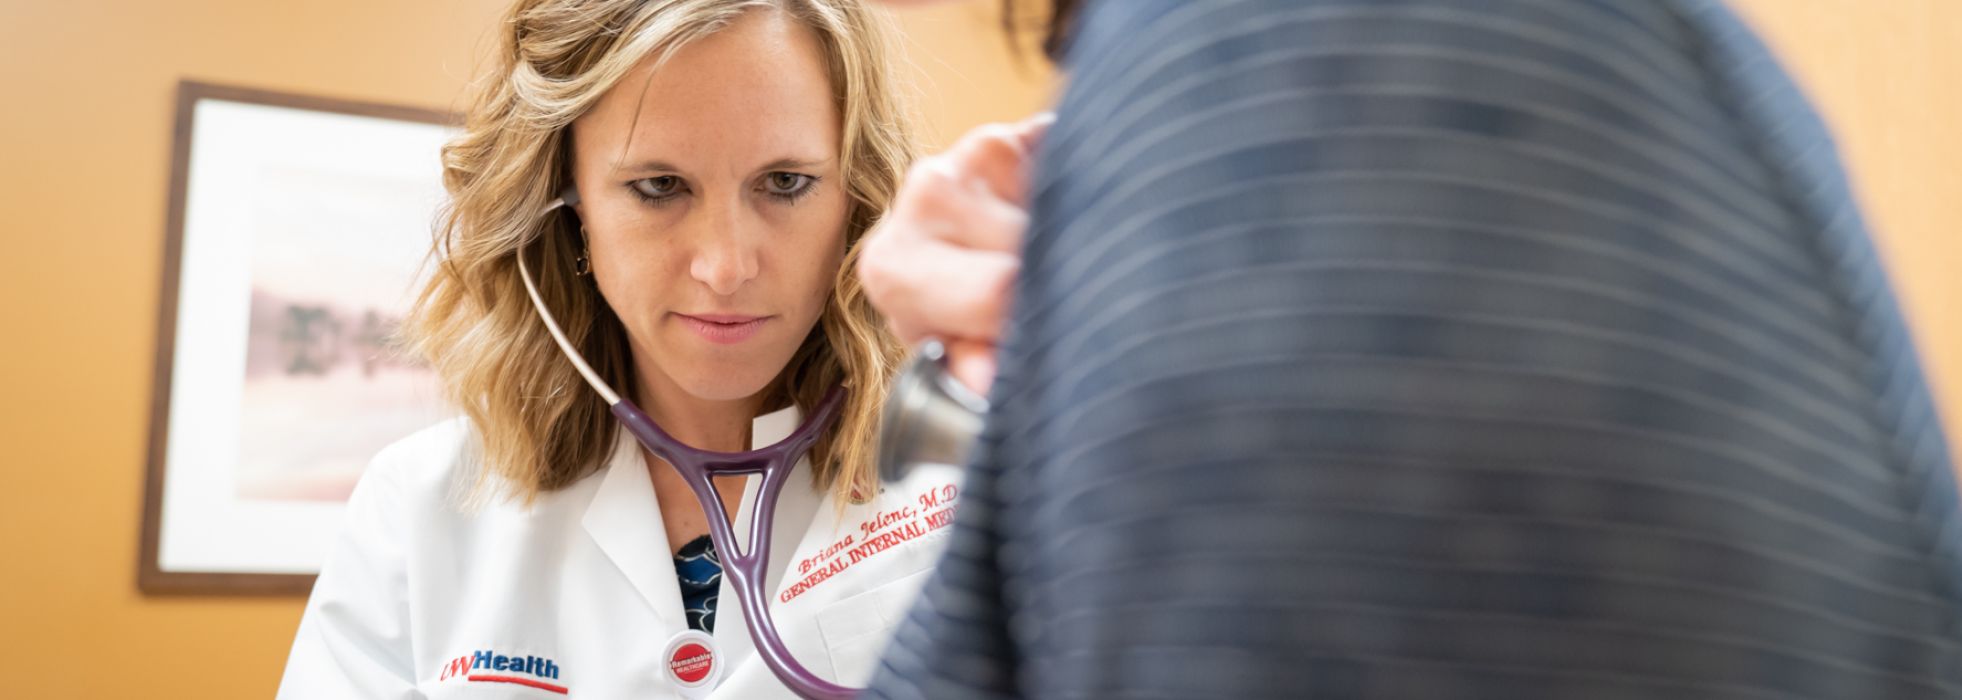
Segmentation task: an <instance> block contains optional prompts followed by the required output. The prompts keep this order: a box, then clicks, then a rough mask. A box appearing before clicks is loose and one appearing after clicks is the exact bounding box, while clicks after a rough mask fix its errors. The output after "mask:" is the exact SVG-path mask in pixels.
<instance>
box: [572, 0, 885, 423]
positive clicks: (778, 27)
mask: <svg viewBox="0 0 1962 700" xmlns="http://www.w3.org/2000/svg"><path fill="white" fill-rule="evenodd" d="M839 135H840V118H839V115H838V114H837V108H836V106H835V105H834V103H833V100H832V95H831V84H830V80H829V78H828V76H827V74H826V71H825V63H824V54H823V53H822V51H821V49H820V47H819V45H818V42H817V38H816V37H815V36H814V35H813V34H812V33H811V32H810V31H809V30H808V29H805V28H804V27H802V26H800V25H798V24H796V22H795V21H794V20H792V19H790V18H788V17H785V16H783V15H781V14H780V13H778V12H776V11H774V10H757V11H751V12H749V13H747V14H745V15H744V16H742V17H741V18H739V19H738V20H737V21H735V22H733V23H731V24H730V25H729V26H728V27H727V28H724V29H723V30H721V31H719V32H717V33H715V34H713V35H711V36H708V37H705V38H703V39H700V40H698V41H696V42H694V43H692V44H689V45H687V46H685V47H683V48H681V49H680V50H678V51H677V52H675V53H674V54H673V56H672V57H671V58H670V59H669V60H668V62H667V63H666V64H664V65H662V66H661V67H660V69H659V70H658V71H656V70H655V69H654V65H653V62H652V60H648V61H644V62H642V64H641V65H640V67H638V68H637V69H635V71H634V73H632V74H630V75H628V76H627V77H626V79H624V80H622V81H620V83H619V84H618V85H617V86H615V87H614V88H613V89H612V90H611V91H610V92H609V93H607V94H606V95H604V96H603V97H602V98H601V99H600V101H599V102H598V103H597V104H596V105H595V107H594V108H593V109H592V110H591V111H589V112H588V113H587V114H585V115H582V116H581V117H580V118H579V119H578V120H577V121H575V122H574V123H573V125H572V137H573V173H572V174H573V182H574V184H575V185H576V186H577V187H578V189H579V196H580V199H581V202H580V204H579V206H578V212H579V217H580V221H581V222H582V223H583V224H584V226H585V229H586V240H587V245H588V248H589V250H590V251H591V252H590V255H591V259H592V271H593V277H594V280H595V281H596V282H597V284H598V286H599V290H600V293H601V294H602V295H603V296H604V297H605V298H606V301H607V303H608V304H609V305H610V306H611V307H612V308H613V310H614V312H615V313H616V314H618V315H619V317H620V320H621V321H622V322H623V323H624V324H625V326H626V328H627V332H628V335H629V336H630V337H631V340H632V344H633V358H634V363H635V366H636V367H637V368H638V373H639V374H640V375H641V376H642V379H641V381H642V386H643V387H645V386H649V385H650V384H652V385H654V386H662V385H666V386H668V387H676V388H679V389H681V390H683V391H685V392H687V393H688V394H691V395H693V396H695V397H697V398H702V399H709V400H734V399H743V398H748V397H751V396H754V395H756V394H757V393H758V392H760V391H762V390H763V389H764V388H766V387H767V386H768V385H769V384H770V382H771V381H772V380H773V379H775V378H776V376H777V375H778V374H779V373H780V372H781V371H782V370H783V368H784V367H785V366H786V365H787V364H789V362H790V357H791V355H792V354H794V353H795V352H796V351H797V348H798V346H799V345H801V344H802V343H803V341H804V339H805V337H806V336H807V335H808V334H809V333H810V332H811V329H812V327H813V326H815V325H816V323H817V321H818V317H819V315H820V313H821V312H822V311H823V310H824V307H825V303H826V300H827V298H828V297H829V295H830V294H831V288H832V282H833V279H834V277H835V276H836V274H837V272H838V268H839V266H840V265H841V264H842V262H843V258H844V252H845V251H844V249H845V222H846V215H847V212H848V210H849V202H850V199H849V197H848V195H847V194H846V192H845V187H844V178H843V177H842V174H841V173H840V172H839V171H838V165H839V163H838V148H839Z"/></svg>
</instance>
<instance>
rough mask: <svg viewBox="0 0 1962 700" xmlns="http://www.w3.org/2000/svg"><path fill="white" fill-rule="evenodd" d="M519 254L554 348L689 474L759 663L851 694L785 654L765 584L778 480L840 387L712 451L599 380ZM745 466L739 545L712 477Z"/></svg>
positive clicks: (818, 687)
mask: <svg viewBox="0 0 1962 700" xmlns="http://www.w3.org/2000/svg"><path fill="white" fill-rule="evenodd" d="M578 201H579V198H578V193H577V192H576V191H575V190H573V189H572V188H571V187H567V188H566V189H565V192H564V194H563V196H561V197H559V198H558V199H554V200H552V202H551V203H550V204H548V205H547V206H546V207H545V210H544V212H542V213H549V212H551V211H552V210H555V209H558V208H560V207H562V206H567V205H571V204H577V203H578ZM542 213H541V214H542ZM517 258H518V276H519V277H520V278H522V279H523V280H524V284H525V293H526V294H528V295H530V296H531V303H532V306H533V307H535V308H536V309H538V316H539V318H540V319H541V320H543V321H544V322H545V328H546V330H548V331H551V333H552V340H553V341H554V342H556V343H558V346H559V350H561V351H563V352H564V353H565V356H566V359H568V360H571V361H572V364H573V366H574V367H575V368H577V369H578V370H579V374H580V376H582V377H585V379H586V383H588V384H591V385H592V387H593V390H594V391H597V392H599V394H600V396H601V397H602V398H604V399H606V402H607V405H608V406H610V407H611V409H612V411H613V416H614V417H615V418H617V419H619V421H620V424H621V425H623V426H625V427H626V428H627V432H629V433H632V434H633V436H634V438H635V439H636V440H639V441H640V444H642V445H644V446H646V447H647V449H648V451H650V452H653V453H654V454H655V456H658V457H660V458H661V459H662V460H665V461H666V462H667V463H668V464H670V465H673V466H674V469H675V471H676V472H679V473H680V474H681V478H682V480H683V481H686V482H688V487H689V489H690V490H693V491H694V492H695V497H696V498H697V499H700V500H701V502H702V509H703V511H704V512H705V514H706V515H708V524H709V539H710V541H712V542H714V543H715V550H716V552H717V554H718V556H719V557H720V558H721V560H722V571H723V574H724V575H726V576H728V577H729V581H730V583H731V584H732V587H733V590H734V591H735V593H736V600H737V601H738V602H739V603H740V604H741V605H742V609H743V623H744V626H745V627H747V628H748V631H749V637H750V639H752V640H754V641H755V642H756V650H757V652H758V653H761V654H762V655H763V663H764V664H766V665H768V666H769V667H770V670H771V671H772V672H774V673H776V675H777V678H778V679H780V680H782V681H783V684H784V686H785V687H788V688H790V690H791V691H792V692H795V693H797V694H798V695H799V696H802V697H804V698H806V700H845V699H846V698H851V697H855V696H857V695H858V689H857V688H849V687H846V686H842V685H838V684H836V683H832V682H830V681H827V680H825V679H823V678H820V677H818V675H817V674H815V673H812V672H811V670H810V669H807V668H805V667H804V665H803V664H801V663H798V662H797V659H796V658H795V657H792V656H791V654H790V647H788V646H786V645H785V644H784V643H783V637H782V636H781V635H779V634H777V625H776V622H775V620H774V619H773V618H771V616H770V608H769V597H768V596H767V595H765V594H764V592H763V583H764V579H765V577H766V575H767V572H768V571H769V563H770V533H771V532H772V529H771V526H772V525H773V524H774V522H775V519H776V512H777V497H778V496H779V495H781V494H782V493H783V487H784V484H785V483H786V482H788V481H789V480H790V475H791V472H792V470H793V469H795V468H796V466H797V462H798V461H799V460H801V459H803V458H804V455H805V454H806V453H808V452H809V451H810V449H811V445H813V444H816V442H817V440H818V437H819V436H821V435H823V434H824V431H825V430H827V429H829V428H830V427H831V424H832V423H833V422H835V421H836V420H837V417H838V407H839V405H841V404H843V403H844V399H845V388H844V387H843V386H838V387H833V388H832V389H831V391H829V392H827V393H826V394H825V395H824V399H823V400H822V401H819V402H818V406H817V409H816V410H815V411H813V412H812V413H811V415H810V417H809V418H806V419H805V420H804V424H803V425H801V426H798V428H797V431H796V432H793V433H791V434H790V436H789V437H786V438H784V439H782V440H779V441H777V442H776V444H773V445H770V446H768V447H763V448H759V449H754V450H750V451H748V452H712V451H709V450H702V449H696V448H694V447H690V446H688V445H685V444H682V442H681V441H680V440H676V439H674V437H673V436H671V435H668V433H667V431H665V430H662V429H661V426H659V425H655V423H654V420H653V419H651V418H648V417H647V413H646V412H644V411H642V410H640V407H638V406H635V405H634V403H633V402H632V401H629V400H627V399H626V398H625V397H622V396H620V395H619V394H618V393H615V392H614V391H613V390H612V389H611V388H610V387H608V386H606V383H605V382H603V381H601V380H600V378H599V375H598V374H597V373H595V372H593V369H592V367H591V366H590V365H588V364H586V360H585V358H583V357H581V356H580V355H579V351H577V350H575V349H573V347H572V342H571V341H569V340H567V339H566V337H565V332H564V331H562V330H560V329H559V324H558V321H557V320H556V319H554V318H553V317H552V312H551V310H550V309H547V308H546V307H545V300H544V298H543V297H542V296H540V295H539V293H538V286H537V285H536V284H535V283H533V282H532V279H531V270H530V269H529V268H527V267H526V266H525V256H524V252H523V250H520V251H519V253H518V256H517ZM750 474H755V475H759V476H761V477H762V483H761V484H760V485H759V488H758V489H757V496H756V506H755V508H754V510H753V511H752V512H751V513H750V519H749V542H748V543H747V544H748V546H746V547H743V548H741V549H740V550H739V549H737V548H736V547H735V544H736V533H735V530H734V528H732V527H731V526H730V523H729V512H728V509H727V508H725V507H723V505H722V499H721V498H720V497H719V496H718V494H717V493H716V490H715V484H714V483H713V482H712V481H710V479H712V478H713V477H718V476H738V475H750Z"/></svg>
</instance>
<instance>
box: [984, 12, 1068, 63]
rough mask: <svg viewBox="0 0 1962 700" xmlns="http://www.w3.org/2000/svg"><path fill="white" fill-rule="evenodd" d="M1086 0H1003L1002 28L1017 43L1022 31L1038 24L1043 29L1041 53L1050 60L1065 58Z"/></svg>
mask: <svg viewBox="0 0 1962 700" xmlns="http://www.w3.org/2000/svg"><path fill="white" fill-rule="evenodd" d="M1084 2H1086V0H1001V27H1002V29H1004V30H1006V31H1007V32H1008V38H1009V40H1010V41H1011V42H1012V43H1015V44H1017V45H1018V46H1019V45H1020V43H1021V37H1022V32H1023V30H1025V29H1027V28H1028V27H1029V25H1035V26H1037V27H1040V28H1041V31H1042V55H1044V56H1047V57H1049V60H1050V62H1052V63H1053V62H1056V61H1059V60H1062V58H1063V46H1064V44H1067V43H1069V33H1070V27H1071V25H1073V24H1075V23H1076V16H1077V13H1078V12H1079V11H1081V10H1082V9H1083V3H1084Z"/></svg>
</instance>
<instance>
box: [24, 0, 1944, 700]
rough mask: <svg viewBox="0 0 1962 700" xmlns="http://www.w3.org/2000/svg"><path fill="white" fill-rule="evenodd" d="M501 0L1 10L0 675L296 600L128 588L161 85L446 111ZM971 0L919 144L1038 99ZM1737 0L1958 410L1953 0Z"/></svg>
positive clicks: (145, 671)
mask: <svg viewBox="0 0 1962 700" xmlns="http://www.w3.org/2000/svg"><path fill="white" fill-rule="evenodd" d="M502 4H503V0H469V1H466V0H416V1H414V2H398V1H394V0H336V1H328V0H295V1H293V2H285V1H281V2H266V1H265V0H181V1H177V2H168V3H165V2H138V1H133V0H125V1H122V2H108V1H101V0H98V1H93V2H91V1H82V0H77V1H74V2H7V3H4V4H0V95H5V97H4V98H0V127H3V128H0V214H4V219H0V221H4V222H5V224H4V226H5V228H4V229H0V230H3V231H4V239H0V240H4V243H5V252H4V253H0V294H4V297H3V298H5V299H6V301H5V302H4V303H0V328H4V329H6V330H5V331H4V333H0V445H4V446H5V448H6V449H7V450H9V451H8V453H7V456H6V457H5V459H4V461H0V465H4V468H5V470H6V477H7V482H6V483H7V485H8V488H6V489H4V490H0V658H5V659H7V660H8V661H9V662H10V668H11V669H12V672H11V673H10V674H9V675H10V677H9V679H8V680H7V682H6V684H5V690H4V691H0V694H4V695H7V696H12V697H64V698H66V697H80V698H123V697H167V698H175V697H196V698H228V697H237V698H255V697H267V696H269V695H270V694H271V691H272V689H273V687H274V684H275V683H276V682H277V679H278V675H279V670H280V666H281V664H282V663H283V661H284V658H285V654H286V648H287V645H288V644H289V643H290V641H291V639H292V634H293V627H294V625H295V623H296V622H297V621H298V619H299V614H300V607H301V603H302V601H301V600H299V599H297V598H272V599H216V598H195V597H193V598H153V597H144V596H140V595H138V594H137V592H136V589H135V583H134V581H135V564H136V545H137V539H136V536H137V524H138V519H139V517H140V512H139V511H140V504H141V496H142V473H143V459H144V450H145V444H146V443H145V440H146V435H145V430H146V425H147V420H148V410H149V403H148V402H149V400H150V396H149V391H150V376H149V373H150V368H151V361H152V350H153V348H152V341H153V338H152V333H153V327H154V326H153V324H154V322H155V317H154V314H155V312H156V309H155V305H156V294H157V275H158V272H159V265H160V259H159V256H160V255H161V248H162V239H161V235H162V229H163V220H164V211H165V201H164V200H165V195H164V192H165V185H166V176H167V167H168V159H169V154H170V129H171V124H170V118H171V108H172V104H171V99H172V89H173V86H174V84H175V82H176V81H177V79H178V78H180V77H190V78H196V79H200V80H206V81H212V82H220V83H232V84H241V85H247V86H256V87H265V88H273V89H279V90H288V91H296V92H304V93H314V94H322V95H331V96H339V97H348V98H355V99H362V100H373V101H383V102H395V103H402V104H412V105H426V106H432V107H448V106H451V103H452V101H453V100H454V99H455V98H456V96H457V95H458V93H459V90H460V88H461V86H462V85H463V83H464V81H465V80H467V79H468V78H469V77H470V76H471V75H472V68H473V64H474V61H473V57H475V56H477V55H479V50H480V49H481V48H483V46H484V44H485V41H486V32H487V31H489V30H490V28H491V27H492V25H493V23H494V22H495V20H496V15H497V11H498V7H499V6H501V5H502ZM993 4H994V3H993V2H992V0H982V1H981V2H980V3H979V4H972V3H970V4H967V5H955V6H949V7H942V8H935V9H931V10H926V11H909V12H907V13H905V14H904V15H903V17H902V20H903V22H904V24H905V26H906V28H907V30H908V32H909V40H908V45H909V46H908V48H909V53H910V56H911V60H912V62H913V63H914V64H915V66H914V72H915V74H916V75H917V76H918V77H919V83H920V90H921V91H922V93H923V94H924V95H931V96H932V99H928V100H925V101H924V104H923V105H922V111H923V113H924V114H925V115H926V116H927V118H928V120H929V122H930V125H931V127H932V131H933V135H932V138H931V139H930V140H932V141H933V142H935V143H945V142H946V141H947V140H949V139H951V138H952V137H953V136H955V135H958V134H959V133H960V132H961V131H963V130H965V128H966V127H968V126H971V125H973V124H975V123H978V122H981V121H986V120H993V119H1007V118H1012V117H1015V116H1017V115H1021V114H1025V113H1027V112H1029V111H1030V110H1032V109H1034V108H1035V107H1036V106H1037V105H1038V104H1040V103H1041V101H1042V99H1043V97H1044V94H1045V92H1046V87H1045V86H1046V81H1047V77H1046V75H1044V74H1042V72H1041V71H1040V69H1039V68H1038V67H1037V66H1036V65H1035V63H1034V62H1030V64H1029V65H1028V67H1027V68H1025V69H1020V70H1018V69H1017V68H1016V67H1015V64H1014V63H1013V62H1011V61H1009V60H1008V59H1007V57H1006V55H1005V52H1004V49H1003V43H1002V40H1001V38H1000V36H999V35H998V34H996V33H995V32H994V29H993V28H994V26H995V25H994V20H993V18H992V17H991V16H990V11H991V6H992V5H993ZM1742 5H1743V7H1744V8H1745V9H1746V10H1748V11H1749V13H1750V14H1751V16H1753V17H1755V18H1756V19H1757V20H1758V21H1759V22H1761V23H1762V26H1763V27H1764V29H1765V30H1766V31H1767V32H1768V33H1769V34H1770V35H1771V37H1772V38H1773V40H1774V43H1775V44H1777V45H1778V46H1779V47H1780V48H1782V49H1784V50H1785V51H1786V52H1787V54H1788V55H1789V56H1790V58H1789V59H1788V60H1789V61H1790V63H1791V64H1792V65H1793V66H1794V67H1795V68H1796V69H1797V70H1798V71H1799V72H1800V73H1801V74H1802V76H1803V77H1804V78H1805V79H1806V80H1807V81H1808V82H1809V83H1810V85H1811V87H1812V90H1813V93H1814V95H1815V97H1816V98H1817V99H1818V100H1820V101H1821V102H1822V103H1824V106H1825V108H1826V112H1827V114H1828V116H1829V117H1830V118H1831V119H1832V120H1833V121H1834V122H1835V123H1836V124H1837V125H1838V126H1839V128H1840V130H1841V132H1842V143H1843V146H1844V148H1845V150H1846V151H1847V153H1848V155H1849V158H1850V160H1851V162H1852V165H1853V168H1854V171H1855V172H1856V174H1858V176H1859V177H1860V187H1859V189H1860V192H1861V193H1862V194H1863V196H1864V197H1865V199H1866V201H1867V203H1868V205H1869V206H1868V211H1869V212H1870V213H1871V214H1872V218H1873V221H1874V222H1875V224H1876V226H1877V228H1878V229H1879V231H1880V237H1881V242H1882V247H1883V249H1884V250H1885V252H1886V254H1887V256H1888V258H1889V261H1890V262H1891V263H1892V264H1893V265H1894V267H1895V270H1896V273H1895V279H1896V280H1897V283H1898V285H1899V286H1900V287H1901V289H1902V292H1903V295H1904V297H1905V299H1906V305H1907V307H1908V310H1909V312H1910V313H1911V315H1912V318H1913V320H1914V321H1915V322H1916V324H1917V326H1918V331H1919V333H1920V338H1921V340H1922V347H1923V352H1924V354H1925V355H1926V356H1927V358H1928V360H1929V363H1930V365H1931V366H1932V370H1933V373H1934V376H1935V379H1936V381H1937V382H1938V386H1939V388H1940V394H1941V396H1942V397H1943V398H1944V399H1945V402H1946V403H1947V404H1948V405H1950V406H1957V405H1962V313H1959V312H1958V311H1957V308H1956V306H1955V305H1954V303H1953V300H1955V299H1957V298H1958V297H1962V275H1957V274H1956V273H1955V272H1954V271H1955V270H1958V269H1962V237H1958V236H1957V235H1955V234H1954V233H1953V228H1952V225H1953V224H1954V223H1955V222H1956V221H1957V218H1958V214H1959V213H1962V212H1958V205H1957V204H1956V203H1955V201H1956V199H1958V198H1962V182H1958V181H1957V176H1956V175H1955V174H1954V173H1956V172H1962V170H1958V169H1957V167H1956V166H1955V165H1954V164H1956V163H1962V138H1958V136H1956V135H1955V134H1954V133H1953V132H1951V131H1948V130H1946V129H1945V128H1944V127H1946V126H1948V125H1955V124H1962V101H1958V95H1957V93H1956V90H1957V89H1958V88H1957V86H1962V53H1958V49H1957V48H1955V47H1957V46H1958V45H1962V3H1954V2H1950V1H1949V0H1749V1H1748V2H1742ZM1943 32H1946V34H1943ZM1948 424H1949V426H1950V432H1951V433H1952V434H1954V433H1962V422H1958V421H1957V420H1956V419H1955V418H1953V417H1951V418H1950V420H1949V421H1948Z"/></svg>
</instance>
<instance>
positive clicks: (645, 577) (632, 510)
mask: <svg viewBox="0 0 1962 700" xmlns="http://www.w3.org/2000/svg"><path fill="white" fill-rule="evenodd" d="M579 522H580V525H581V526H582V527H584V528H585V530H586V534H587V535H590V536H591V537H592V538H593V542H594V543H595V544H597V545H599V548H600V551H602V552H605V553H606V557H607V558H608V559H611V560H613V565H614V566H616V567H619V569H620V573H622V574H624V575H625V576H626V577H627V580H628V581H630V582H632V583H633V586H634V590H636V591H638V592H639V593H640V597H641V598H642V599H643V600H645V601H647V604H648V605H649V606H651V607H653V608H654V612H655V614H657V615H658V616H659V617H660V619H661V622H662V623H664V624H665V625H666V626H668V627H671V628H678V629H686V628H687V627H688V618H687V616H686V615H687V614H686V613H685V612H683V611H682V608H681V584H680V582H679V581H677V580H675V573H674V558H673V556H671V555H670V554H669V553H670V552H671V551H672V550H671V549H670V547H669V546H668V534H667V528H666V527H665V526H663V525H662V522H661V510H660V505H659V503H658V502H657V501H656V500H655V498H654V482H653V481H652V480H650V479H649V478H648V476H647V462H646V460H644V459H643V458H642V457H641V449H640V443H639V442H638V441H636V440H634V438H633V436H632V435H629V434H628V433H627V432H626V431H625V430H621V431H620V433H619V439H618V440H617V441H616V442H615V445H614V450H613V456H612V458H611V459H609V460H607V467H606V474H604V475H603V476H602V477H601V481H600V486H599V489H598V492H597V493H595V494H594V495H593V500H592V502H591V503H589V504H587V506H586V513H585V515H584V516H583V517H582V518H581V519H580V521H579Z"/></svg>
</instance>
